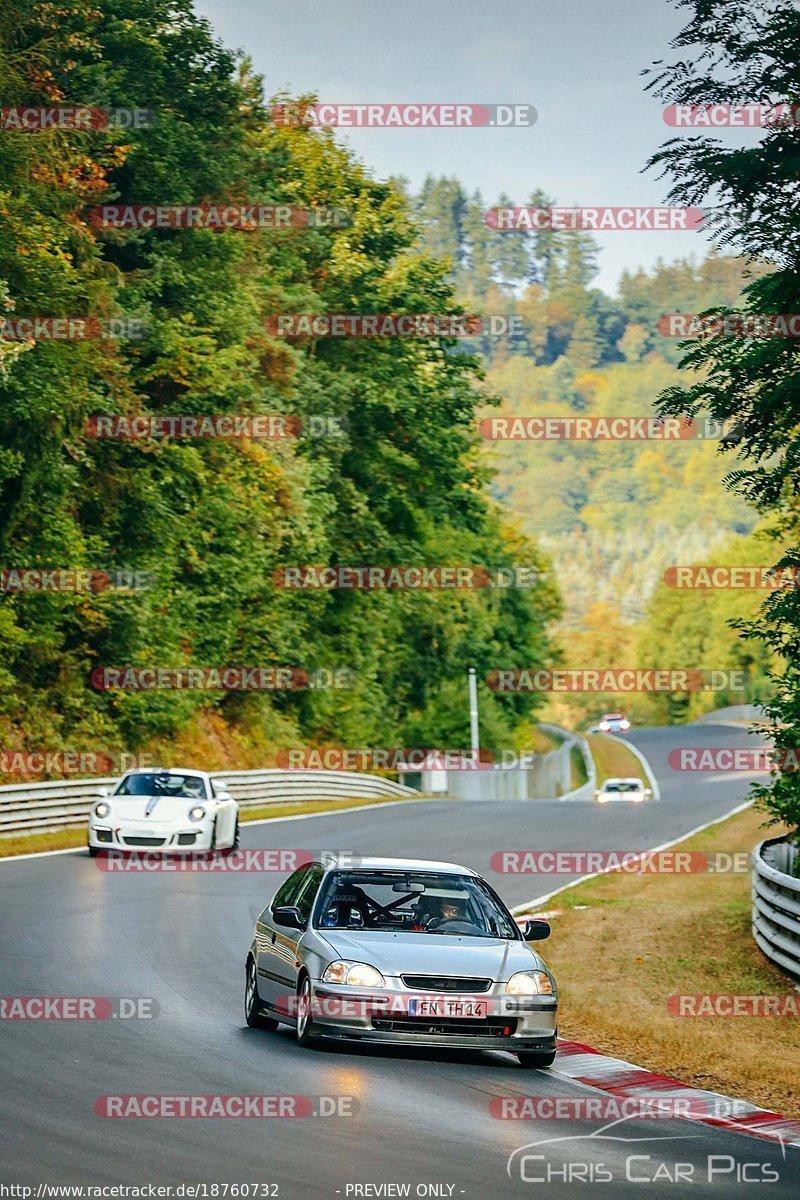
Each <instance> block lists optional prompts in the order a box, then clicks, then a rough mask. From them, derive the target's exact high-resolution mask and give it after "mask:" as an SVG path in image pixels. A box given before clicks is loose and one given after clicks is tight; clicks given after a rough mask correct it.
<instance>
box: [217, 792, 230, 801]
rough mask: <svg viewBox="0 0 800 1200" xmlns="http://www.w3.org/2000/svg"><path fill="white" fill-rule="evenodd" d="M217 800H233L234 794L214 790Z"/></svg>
mask: <svg viewBox="0 0 800 1200" xmlns="http://www.w3.org/2000/svg"><path fill="white" fill-rule="evenodd" d="M214 799H215V800H232V799H233V796H232V795H231V794H230V792H214Z"/></svg>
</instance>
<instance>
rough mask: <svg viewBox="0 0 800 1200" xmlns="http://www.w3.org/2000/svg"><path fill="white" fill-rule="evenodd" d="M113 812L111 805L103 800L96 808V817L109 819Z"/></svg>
mask: <svg viewBox="0 0 800 1200" xmlns="http://www.w3.org/2000/svg"><path fill="white" fill-rule="evenodd" d="M110 812H111V805H110V804H106V802H105V800H101V801H100V803H99V804H95V806H94V815H95V816H96V817H107V816H108V814H109V813H110Z"/></svg>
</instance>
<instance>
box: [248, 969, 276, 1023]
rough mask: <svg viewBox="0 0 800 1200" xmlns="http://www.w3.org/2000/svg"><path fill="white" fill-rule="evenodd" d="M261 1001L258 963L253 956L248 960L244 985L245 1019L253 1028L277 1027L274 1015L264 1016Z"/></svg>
mask: <svg viewBox="0 0 800 1200" xmlns="http://www.w3.org/2000/svg"><path fill="white" fill-rule="evenodd" d="M260 1008H261V1001H260V999H259V995H258V985H257V983H256V964H255V963H254V962H253V960H252V958H248V960H247V971H246V975H245V985H244V1019H245V1021H246V1022H247V1024H248V1025H249V1026H250V1028H251V1029H273V1030H274V1029H277V1028H278V1022H277V1021H273V1019H272V1017H262V1016H261V1013H260V1011H259V1010H260Z"/></svg>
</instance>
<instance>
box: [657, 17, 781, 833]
mask: <svg viewBox="0 0 800 1200" xmlns="http://www.w3.org/2000/svg"><path fill="white" fill-rule="evenodd" d="M683 7H686V8H687V9H688V10H689V11H690V13H691V19H690V21H689V23H688V24H687V25H686V27H685V28H684V29H683V30H682V32H681V33H680V34H679V36H678V37H677V39H676V41H675V46H676V48H677V49H679V50H681V51H682V57H681V60H680V61H679V62H677V63H674V64H670V65H667V66H662V67H659V68H658V70H656V71H655V72H654V73H653V75H652V78H651V80H650V85H649V86H650V87H651V88H652V89H653V90H654V92H655V94H656V95H657V96H658V97H659V98H660V99H662V100H664V101H667V102H669V103H684V104H687V103H688V104H693V103H702V102H704V101H707V99H708V98H709V97H711V96H713V98H714V100H715V101H728V102H731V103H743V102H744V103H762V104H765V105H771V104H776V103H778V104H780V103H785V102H787V101H788V102H790V103H796V102H797V100H798V92H799V91H800V87H799V85H800V78H799V77H798V46H800V12H798V10H797V8H796V6H795V5H794V4H791V3H789V2H788V0H775V2H774V3H769V4H759V5H757V6H751V7H750V8H749V9H743V10H739V11H738V12H736V13H734V12H733V10H732V9H731V7H730V5H728V4H726V3H724V2H723V0H691V2H688V0H687V2H686V3H685V4H684V5H683ZM651 164H652V165H655V166H659V167H661V168H662V170H663V171H664V172H666V173H667V174H668V175H669V176H670V178H671V181H672V183H671V189H670V193H669V199H670V200H671V201H673V202H677V203H682V204H688V205H692V204H703V203H706V202H708V201H710V202H711V206H712V214H711V219H710V223H711V226H712V228H713V230H714V231H715V233H716V236H717V238H718V240H719V242H720V244H721V245H723V246H733V247H736V248H739V249H740V250H741V252H742V253H743V254H744V256H745V257H746V258H748V259H750V260H752V261H754V262H761V261H766V262H768V263H770V264H772V265H773V266H774V270H773V271H772V272H770V273H769V274H766V275H763V276H762V277H760V278H757V279H754V280H753V282H751V283H750V284H749V285H748V286H747V288H746V289H745V300H744V304H743V306H742V310H743V311H744V312H745V313H748V312H749V313H793V312H797V311H798V304H799V303H800V283H799V281H800V270H798V268H799V267H800V210H799V209H798V200H797V133H796V130H795V129H794V128H793V127H792V126H791V125H785V124H781V123H780V122H773V123H771V124H770V125H768V126H767V127H766V128H765V130H764V133H763V135H762V136H761V137H760V138H759V139H758V141H756V142H755V143H754V144H752V145H747V146H745V147H729V146H726V145H724V144H722V143H721V141H720V139H718V138H709V137H690V138H674V139H671V140H670V141H669V142H667V143H666V145H665V146H664V147H663V148H662V149H661V150H660V151H659V152H658V153H657V154H655V155H654V156H653V158H652V159H651ZM683 365H684V367H685V368H686V369H688V370H690V371H694V372H696V373H697V375H698V378H697V381H696V382H694V383H692V384H689V385H687V386H684V387H674V388H671V389H668V390H667V391H666V392H665V394H664V396H663V400H662V408H663V411H664V412H666V413H680V414H687V413H688V414H696V413H698V412H700V411H703V412H706V413H709V414H710V415H711V416H712V417H714V418H715V419H717V420H718V421H721V422H723V423H724V424H726V425H727V426H728V427H729V433H728V437H727V440H726V443H725V445H726V448H727V449H728V452H729V453H734V454H735V455H736V458H737V460H738V462H737V465H736V467H735V469H734V470H733V471H731V473H730V475H729V480H728V481H729V485H730V486H731V487H732V488H733V489H735V490H736V491H738V492H740V493H741V494H742V495H744V496H746V497H747V498H748V499H749V500H751V501H753V502H754V503H755V504H757V505H758V506H759V507H760V508H761V509H762V510H763V511H764V512H766V513H770V514H775V517H776V518H777V519H775V520H774V521H773V524H774V525H775V528H776V532H777V533H778V534H779V535H780V536H781V537H782V538H783V539H784V541H785V543H786V544H787V545H788V546H789V550H788V552H787V555H786V557H785V560H784V561H786V562H787V563H789V564H792V563H797V562H798V561H800V549H798V535H799V534H800V529H799V526H800V511H798V498H797V497H798V489H797V480H798V467H800V388H798V353H797V343H796V342H795V341H792V340H790V339H785V338H765V339H754V338H748V337H742V338H738V337H710V338H707V339H703V340H701V341H700V343H699V344H697V345H695V346H694V347H691V348H690V349H689V350H688V352H687V353H686V355H685V357H684V359H683ZM747 632H748V634H749V636H751V637H755V636H758V637H759V638H763V640H764V641H765V642H766V643H767V644H768V645H769V646H770V647H771V649H772V650H773V651H774V652H775V653H776V654H778V655H780V657H781V662H782V670H780V671H779V672H778V673H777V675H776V678H775V685H776V689H777V695H776V698H775V700H774V701H773V702H772V703H771V704H770V705H769V708H768V711H769V712H770V714H771V715H772V716H773V717H774V718H775V720H776V722H777V723H778V725H777V729H776V733H775V740H776V744H777V745H778V746H779V747H783V746H790V747H791V746H796V745H797V737H798V734H799V733H800V594H799V593H798V591H797V590H793V591H790V592H787V593H785V594H780V595H775V596H773V597H771V598H770V599H769V600H768V601H767V602H766V604H765V606H764V611H763V613H762V614H761V615H760V617H759V619H758V621H757V622H754V623H752V624H751V625H750V626H749V629H748V630H747ZM757 791H758V793H759V795H760V797H761V800H762V802H763V804H764V806H765V808H766V811H768V812H769V814H770V815H771V816H772V817H773V818H774V819H775V820H784V821H787V822H789V823H790V824H793V825H798V824H800V774H798V773H797V772H787V773H783V774H779V775H778V776H777V777H776V778H775V779H774V780H773V782H772V784H771V786H769V787H760V788H758V789H757Z"/></svg>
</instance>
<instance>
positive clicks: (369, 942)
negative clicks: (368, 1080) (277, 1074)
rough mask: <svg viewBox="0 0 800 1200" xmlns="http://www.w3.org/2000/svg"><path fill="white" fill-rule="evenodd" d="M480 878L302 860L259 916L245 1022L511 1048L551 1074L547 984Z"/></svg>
mask: <svg viewBox="0 0 800 1200" xmlns="http://www.w3.org/2000/svg"><path fill="white" fill-rule="evenodd" d="M549 933H550V927H549V925H548V924H547V922H546V921H529V922H528V923H527V926H526V928H525V929H524V930H520V929H519V928H518V926H517V924H516V922H515V921H514V918H513V917H512V915H511V913H510V912H509V910H508V909H507V908H506V906H505V904H503V902H502V900H501V899H500V897H499V896H498V895H497V894H496V892H494V891H493V889H492V888H491V887H490V886H489V884H488V883H486V881H485V880H484V879H482V878H481V876H480V875H478V874H476V872H474V871H471V870H470V869H469V868H468V867H460V866H456V865H454V864H452V863H439V862H427V861H421V860H406V859H392V858H385V859H383V858H382V859H378V858H374V859H361V860H360V861H358V863H357V865H344V864H343V863H342V862H337V861H332V862H329V863H327V864H326V863H322V862H314V863H310V864H306V865H305V866H303V867H301V868H300V869H299V870H298V871H295V872H294V874H293V875H290V876H289V878H288V879H286V880H285V882H284V883H283V884H282V885H281V886H280V888H279V889H278V891H277V892H276V894H275V895H274V896H273V898H272V900H271V901H270V903H269V904H268V905H267V906H266V908H265V909H264V911H263V912H262V913H261V914H260V916H259V917H258V920H257V922H256V928H255V933H254V936H253V940H252V943H251V945H250V951H249V953H248V955H247V961H246V966H245V969H246V985H245V1018H246V1021H247V1024H248V1025H250V1026H252V1027H256V1026H260V1027H262V1028H268V1029H273V1030H274V1029H277V1027H278V1025H279V1024H281V1023H283V1024H286V1025H289V1026H291V1027H293V1028H294V1029H295V1031H296V1036H297V1041H298V1042H299V1043H300V1044H301V1045H303V1046H309V1045H312V1044H313V1043H314V1042H316V1041H317V1040H318V1039H321V1038H328V1039H338V1040H351V1041H361V1042H367V1041H370V1042H391V1043H400V1044H405V1045H425V1046H457V1047H462V1048H470V1049H480V1050H508V1051H511V1052H512V1053H514V1054H516V1055H517V1057H518V1059H519V1061H520V1063H521V1064H522V1065H523V1066H525V1067H547V1066H550V1064H551V1063H552V1062H553V1059H554V1057H555V1050H556V1029H557V1007H558V999H557V994H556V984H555V980H554V979H553V976H552V974H551V972H550V971H549V969H548V967H547V965H546V964H545V962H544V961H543V960H542V959H541V958H540V957H539V955H538V954H536V952H535V951H534V950H533V949H532V948H531V947H530V946H529V945H527V942H529V941H535V940H538V939H541V938H545V937H547V936H548V935H549Z"/></svg>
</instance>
